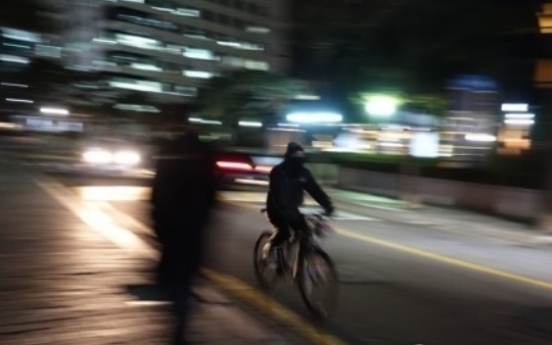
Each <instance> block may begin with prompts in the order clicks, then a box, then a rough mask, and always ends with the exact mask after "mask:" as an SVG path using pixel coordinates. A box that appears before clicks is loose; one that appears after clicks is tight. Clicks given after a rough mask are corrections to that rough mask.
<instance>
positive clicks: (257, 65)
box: [244, 60, 270, 71]
mask: <svg viewBox="0 0 552 345" xmlns="http://www.w3.org/2000/svg"><path fill="white" fill-rule="evenodd" d="M244 67H245V68H247V69H252V70H258V71H268V70H269V69H270V66H269V65H268V63H266V62H264V61H256V60H246V61H245V64H244Z"/></svg>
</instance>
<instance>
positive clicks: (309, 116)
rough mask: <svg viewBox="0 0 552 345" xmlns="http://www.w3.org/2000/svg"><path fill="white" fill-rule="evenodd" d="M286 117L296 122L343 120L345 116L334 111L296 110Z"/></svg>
mask: <svg viewBox="0 0 552 345" xmlns="http://www.w3.org/2000/svg"><path fill="white" fill-rule="evenodd" d="M286 119H287V120H288V121H289V122H295V123H321V122H341V121H343V116H341V115H340V114H337V113H332V112H312V113H309V112H305V113H303V112H296V113H290V114H288V115H287V116H286Z"/></svg>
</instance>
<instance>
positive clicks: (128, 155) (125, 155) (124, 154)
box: [113, 151, 141, 165]
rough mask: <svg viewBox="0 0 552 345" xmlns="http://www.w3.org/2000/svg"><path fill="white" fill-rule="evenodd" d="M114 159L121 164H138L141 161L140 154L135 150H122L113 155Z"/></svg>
mask: <svg viewBox="0 0 552 345" xmlns="http://www.w3.org/2000/svg"><path fill="white" fill-rule="evenodd" d="M113 160H114V162H115V163H117V164H121V165H136V164H138V163H140V160H141V158H140V155H139V154H138V153H137V152H134V151H120V152H117V153H115V154H114V155H113Z"/></svg>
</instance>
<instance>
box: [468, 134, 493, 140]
mask: <svg viewBox="0 0 552 345" xmlns="http://www.w3.org/2000/svg"><path fill="white" fill-rule="evenodd" d="M465 139H466V140H467V141H476V142H495V141H496V137H495V136H494V135H490V134H483V133H471V134H466V136H465Z"/></svg>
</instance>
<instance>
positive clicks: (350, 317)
mask: <svg viewBox="0 0 552 345" xmlns="http://www.w3.org/2000/svg"><path fill="white" fill-rule="evenodd" d="M54 178H55V180H56V181H58V182H61V183H62V184H63V185H64V186H66V187H67V188H68V189H70V190H73V191H75V192H76V193H79V195H81V197H82V198H84V199H87V200H89V202H98V201H101V202H107V203H108V204H109V205H111V206H112V207H113V209H114V210H116V213H123V214H125V215H128V216H130V217H132V218H134V219H136V220H138V221H140V222H142V223H144V224H146V225H149V223H150V220H149V206H148V202H147V198H148V193H149V191H148V189H147V187H145V186H146V185H147V183H144V181H142V182H137V181H131V180H111V181H110V180H97V179H91V178H71V177H60V176H54ZM221 198H222V199H224V200H225V201H224V202H223V203H221V204H220V205H219V206H218V207H217V209H216V211H215V217H214V220H213V225H212V227H211V229H210V233H209V234H210V236H209V238H210V241H209V248H208V257H207V259H206V265H207V266H208V267H210V268H213V269H215V270H217V271H220V272H224V273H227V274H230V275H232V276H235V277H237V278H239V279H240V280H242V281H244V282H246V283H248V284H250V285H256V283H255V279H254V273H253V268H252V250H253V246H254V243H255V241H256V239H257V236H258V235H259V233H260V231H261V230H263V229H267V228H269V226H268V223H267V222H266V220H265V219H264V217H263V216H262V215H261V214H260V213H259V209H260V208H261V205H262V200H263V198H264V193H262V192H259V193H255V192H227V193H224V194H222V195H221ZM374 203H376V204H377V203H378V200H376V199H375V201H374ZM338 206H339V209H340V212H341V213H340V214H339V215H338V218H337V220H336V221H335V223H334V224H335V226H336V228H337V229H338V230H339V234H338V235H336V236H335V237H333V238H330V239H327V240H324V241H323V246H324V247H325V248H326V249H327V251H328V253H329V254H330V255H331V256H332V257H333V259H334V260H335V262H336V264H337V267H338V270H339V273H340V281H341V284H340V302H339V308H338V310H337V313H336V315H335V316H334V317H333V318H332V319H331V320H329V321H327V322H325V323H324V324H317V327H319V328H321V329H324V330H327V331H329V332H330V333H332V334H334V335H336V336H338V337H340V338H341V339H343V340H344V341H346V342H348V343H351V344H386V345H399V344H400V345H403V344H404V345H407V344H411V345H413V344H424V345H437V344H439V345H465V344H470V345H478V344H482V345H483V344H485V345H487V344H489V345H494V344H501V345H505V344H551V343H552V267H551V265H550V264H549V263H550V262H551V259H552V254H550V253H549V252H552V247H547V246H538V247H534V246H533V247H528V246H522V245H518V244H516V243H511V242H507V241H500V238H498V239H489V238H483V237H477V236H471V235H470V236H468V235H463V234H462V233H459V232H455V231H442V230H438V229H433V228H429V227H427V226H425V225H412V224H404V223H401V222H395V221H393V219H387V220H384V219H380V218H378V217H376V216H374V215H373V213H371V212H370V210H369V209H368V208H366V209H365V208H359V207H353V206H347V205H346V204H340V205H338ZM382 207H385V208H388V209H391V211H392V212H397V214H398V213H400V212H403V211H402V210H401V209H400V207H398V206H396V205H392V204H391V205H389V204H386V205H385V206H382ZM364 209H365V210H364ZM393 210H395V211H393ZM108 212H109V211H108ZM114 212H115V211H114ZM466 227H470V224H469V223H466ZM140 235H141V236H145V237H147V236H148V234H144V233H141V234H140ZM273 298H275V299H276V300H278V301H279V302H281V303H283V304H284V305H285V306H287V307H288V308H289V309H291V310H293V311H295V312H296V313H298V314H300V315H302V316H304V317H305V318H309V315H308V313H307V312H306V309H305V307H304V306H303V304H302V302H301V299H300V297H299V294H298V293H297V291H296V290H295V289H294V288H293V287H291V286H281V287H280V288H279V289H277V291H276V292H275V293H274V295H273ZM313 322H314V321H313Z"/></svg>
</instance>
